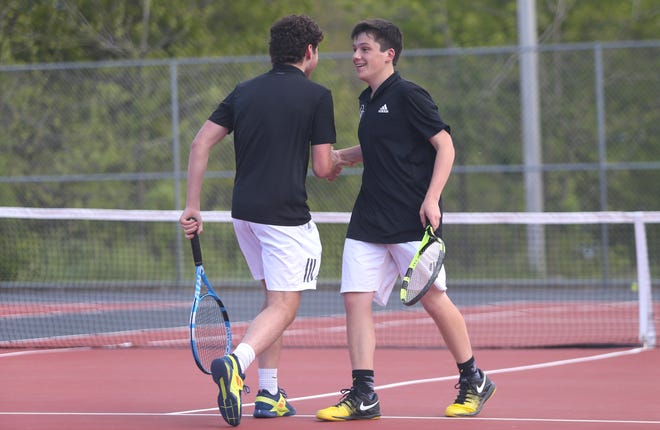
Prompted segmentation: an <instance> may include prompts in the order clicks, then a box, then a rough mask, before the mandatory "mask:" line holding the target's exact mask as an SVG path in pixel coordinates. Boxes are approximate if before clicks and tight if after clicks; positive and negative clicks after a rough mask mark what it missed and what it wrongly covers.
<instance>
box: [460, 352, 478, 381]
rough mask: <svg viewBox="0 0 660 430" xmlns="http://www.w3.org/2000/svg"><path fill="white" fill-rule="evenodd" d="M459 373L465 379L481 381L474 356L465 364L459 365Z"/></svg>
mask: <svg viewBox="0 0 660 430" xmlns="http://www.w3.org/2000/svg"><path fill="white" fill-rule="evenodd" d="M458 373H459V375H461V377H464V378H470V379H481V375H480V374H479V369H478V368H477V363H476V362H475V361H474V356H472V357H470V359H469V360H468V361H466V362H465V363H458Z"/></svg>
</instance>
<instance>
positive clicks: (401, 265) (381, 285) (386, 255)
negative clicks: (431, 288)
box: [341, 239, 447, 306]
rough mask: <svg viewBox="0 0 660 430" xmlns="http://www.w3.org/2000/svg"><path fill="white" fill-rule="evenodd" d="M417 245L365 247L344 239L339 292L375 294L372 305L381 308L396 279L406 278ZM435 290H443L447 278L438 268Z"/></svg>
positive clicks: (407, 243) (360, 242)
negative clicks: (377, 305)
mask: <svg viewBox="0 0 660 430" xmlns="http://www.w3.org/2000/svg"><path fill="white" fill-rule="evenodd" d="M419 244H420V241H414V242H404V243H391V244H382V243H369V242H362V241H359V240H353V239H346V241H345V242H344V255H343V258H342V270H341V292H342V293H352V292H358V293H359V292H375V294H374V302H376V303H377V304H379V305H381V306H385V305H386V304H387V301H388V300H389V298H390V294H392V289H393V288H394V285H395V284H396V283H397V280H398V279H399V277H403V276H404V275H405V274H406V270H407V269H408V265H409V264H410V260H412V258H413V255H415V252H417V248H418V247H419ZM435 287H436V288H438V289H439V290H441V291H446V290H447V275H446V273H445V266H444V264H443V265H442V268H441V269H440V273H439V274H438V278H437V279H436V281H435Z"/></svg>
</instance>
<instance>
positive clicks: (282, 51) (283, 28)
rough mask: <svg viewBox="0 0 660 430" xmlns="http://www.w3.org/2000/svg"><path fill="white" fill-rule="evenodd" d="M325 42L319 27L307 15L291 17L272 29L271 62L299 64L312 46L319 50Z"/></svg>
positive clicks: (276, 24)
mask: <svg viewBox="0 0 660 430" xmlns="http://www.w3.org/2000/svg"><path fill="white" fill-rule="evenodd" d="M322 40H323V32H322V31H321V29H320V28H319V26H318V25H317V24H316V22H314V20H312V19H311V18H310V17H308V16H306V15H289V16H285V17H284V18H281V19H279V20H278V21H277V22H275V23H274V24H273V25H272V27H271V28H270V43H269V51H270V61H271V62H272V63H273V64H295V63H299V62H300V61H301V60H302V59H303V57H304V56H305V50H306V49H307V46H309V45H310V44H311V45H312V47H313V48H314V49H317V48H318V46H319V44H320V43H321V41H322Z"/></svg>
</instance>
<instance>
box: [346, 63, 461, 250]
mask: <svg viewBox="0 0 660 430" xmlns="http://www.w3.org/2000/svg"><path fill="white" fill-rule="evenodd" d="M371 95H372V94H371V88H367V89H366V90H364V91H363V92H362V94H360V98H359V100H360V125H359V128H358V137H359V139H360V147H361V149H362V157H363V160H364V171H363V173H362V186H361V187H360V192H359V194H358V197H357V199H356V201H355V205H354V207H353V213H352V215H351V221H350V223H349V226H348V232H347V237H348V238H351V239H356V240H361V241H364V242H372V243H401V242H409V241H413V240H420V238H421V237H422V234H423V226H422V224H421V222H420V219H419V209H420V207H421V205H422V202H423V201H424V197H425V196H426V191H427V190H428V187H429V184H430V183H431V176H432V174H433V166H434V163H435V155H436V151H435V148H433V145H431V143H430V142H429V139H430V138H431V137H433V136H434V135H436V134H438V133H439V132H440V131H442V130H447V132H449V131H450V129H449V126H448V125H447V124H445V123H444V122H443V121H442V119H441V118H440V115H439V113H438V107H437V106H436V104H435V103H434V102H433V100H432V98H431V96H430V95H429V93H428V92H427V91H426V90H424V89H423V88H421V87H420V86H418V85H416V84H414V83H412V82H410V81H407V80H405V79H403V78H401V76H400V75H399V74H398V73H394V74H393V75H392V76H390V77H389V78H388V79H387V80H386V81H385V82H383V83H382V84H381V85H380V86H379V87H378V89H377V90H376V92H375V94H373V97H371ZM438 205H440V202H438Z"/></svg>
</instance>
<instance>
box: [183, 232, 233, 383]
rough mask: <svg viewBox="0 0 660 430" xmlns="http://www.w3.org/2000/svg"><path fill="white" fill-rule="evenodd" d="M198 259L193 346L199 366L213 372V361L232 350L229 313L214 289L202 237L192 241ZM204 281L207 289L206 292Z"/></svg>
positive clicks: (195, 258)
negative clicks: (203, 263)
mask: <svg viewBox="0 0 660 430" xmlns="http://www.w3.org/2000/svg"><path fill="white" fill-rule="evenodd" d="M190 243H191V245H192V253H193V260H194V261H195V274H196V276H195V299H194V300H193V304H192V309H191V311H190V348H191V349H192V353H193V357H195V363H197V367H199V369H200V370H201V371H202V372H204V373H206V374H207V375H210V374H211V362H212V361H213V360H215V359H216V358H219V357H223V356H224V355H226V354H229V353H230V352H231V349H232V339H231V324H230V323H229V314H228V313H227V309H226V308H225V305H224V304H223V303H222V300H220V298H219V297H218V295H217V294H216V293H215V291H214V290H213V287H212V286H211V283H210V282H209V280H208V278H207V277H206V273H205V272H204V266H203V265H202V248H201V246H200V244H199V236H197V233H195V236H194V237H193V238H192V240H191V241H190ZM202 284H204V286H205V287H206V292H205V293H204V294H202Z"/></svg>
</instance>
